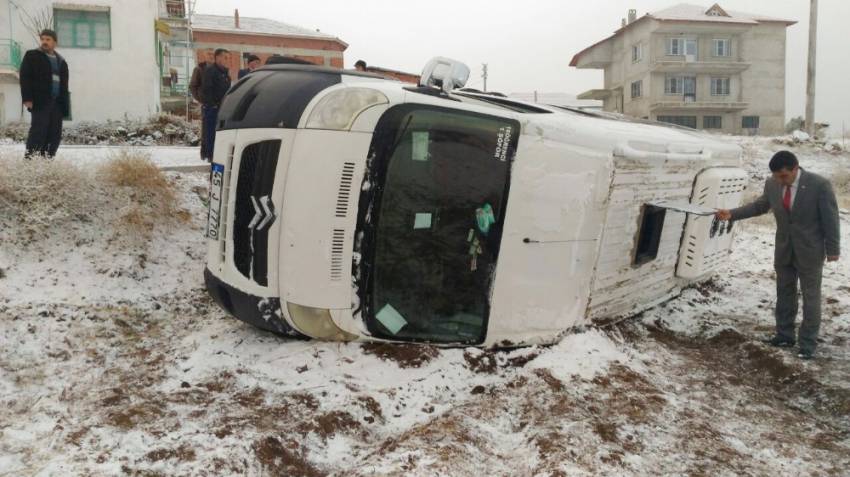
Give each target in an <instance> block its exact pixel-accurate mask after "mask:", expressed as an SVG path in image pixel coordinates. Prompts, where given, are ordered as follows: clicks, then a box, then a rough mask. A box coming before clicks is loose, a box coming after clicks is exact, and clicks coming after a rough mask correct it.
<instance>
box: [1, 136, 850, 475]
mask: <svg viewBox="0 0 850 477" xmlns="http://www.w3.org/2000/svg"><path fill="white" fill-rule="evenodd" d="M730 140H734V141H737V142H739V143H741V144H742V145H743V146H744V148H745V151H746V156H747V167H748V168H749V170H750V172H751V175H752V177H753V179H754V181H756V182H754V183H757V181H758V179H759V178H762V177H764V176H765V175H766V171H767V166H766V164H767V160H768V159H769V158H770V155H771V154H772V152H773V151H775V150H778V149H780V148H781V147H782V146H778V145H775V144H773V143H772V142H770V140H769V139H762V138H731V139H730ZM3 147H19V146H3ZM173 149H175V148H152V149H149V150H150V151H151V152H152V155H153V158H154V159H155V161H156V162H157V163H158V164H163V163H165V162H167V161H170V160H171V158H172V157H174V158H177V157H179V158H182V157H183V154H184V152H185V154H186V155H185V158H186V160H191V161H197V159H196V157H197V150H196V149H186V151H183V150H182V148H177V149H178V152H173V151H172V150H173ZM98 150H99V149H98ZM61 151H62V153H61V154H66V155H68V156H70V157H69V158H71V159H73V160H81V161H83V160H102V159H92V158H91V157H92V156H90V155H88V153H86V154H83V155H75V154H77V153H76V152H75V149H73V148H63V149H62V150H61ZM797 152H798V154H799V156H800V157H801V160H802V163H803V166H804V167H807V168H809V169H810V170H814V171H816V172H820V173H823V174H825V175H831V174H833V173H835V171H836V170H839V169H840V168H845V169H846V167H847V166H848V162H850V157H848V156H847V155H846V154H845V155H830V154H825V153H823V152H822V151H817V150H815V149H813V148H810V149H807V148H806V147H801V148H798V149H797ZM61 154H60V158H61V157H62V155H61ZM104 154H105V153H104ZM100 157H106V156H105V155H103V156H100ZM175 160H176V159H175ZM180 160H182V159H180ZM169 177H170V178H171V179H172V180H173V181H174V182H175V185H176V187H177V190H178V191H179V192H180V201H181V203H182V204H181V205H182V207H185V208H186V209H187V210H188V211H189V212H190V214H191V217H192V220H191V221H189V222H187V223H185V224H182V225H175V226H173V227H170V228H169V229H167V230H157V231H155V233H154V234H153V236H152V238H151V239H150V241H148V242H145V243H142V244H138V243H127V242H123V241H120V240H112V239H111V238H110V233H109V232H108V231H106V230H104V229H103V228H102V226H101V225H100V224H97V223H81V224H79V225H78V226H76V227H74V228H73V229H69V230H62V231H61V232H60V231H56V233H54V234H50V235H49V236H48V237H46V238H43V239H41V240H37V241H27V242H25V243H22V242H21V241H19V240H17V235H16V230H5V231H0V343H2V346H0V476H6V475H8V476H19V475H117V474H131V475H169V476H170V475H211V476H212V475H214V476H218V475H293V476H297V475H308V476H313V475H326V474H331V475H345V476H348V475H363V476H366V475H369V476H371V475H429V476H430V475H452V476H454V475H494V476H495V475H510V476H513V475H529V476H530V475H539V476H563V475H657V474H667V475H847V469H850V350H848V343H850V260H848V258H847V257H845V258H844V259H843V260H842V261H841V262H838V263H836V264H830V265H828V266H827V267H826V271H825V274H824V300H825V303H824V323H823V328H822V338H823V342H822V344H821V347H820V348H821V351H822V354H821V357H820V358H819V359H817V360H815V361H813V362H801V361H799V360H798V359H797V358H796V357H795V356H794V355H793V354H792V352H791V351H786V350H776V349H772V348H769V347H766V346H765V345H763V344H761V343H760V339H761V338H762V337H763V336H766V335H768V334H769V333H770V331H771V329H772V315H771V312H772V308H773V305H774V301H775V296H774V284H773V277H772V266H771V259H772V244H773V239H772V230H773V225H772V223H771V221H770V220H755V221H750V222H745V223H742V224H739V227H738V229H739V235H738V239H737V246H736V249H735V252H734V254H733V255H732V256H731V257H730V260H729V263H728V264H727V266H726V267H725V268H724V269H723V270H722V271H721V272H720V273H719V274H718V276H717V277H716V278H715V279H714V280H713V281H711V282H709V283H706V284H704V285H701V286H700V287H698V288H694V289H690V290H686V291H685V292H684V293H683V294H682V295H681V296H680V297H678V298H676V299H674V300H672V301H670V302H668V303H665V304H663V305H661V306H659V307H656V308H654V309H651V310H649V311H647V312H645V313H643V314H642V315H641V316H639V317H636V318H635V319H632V320H628V321H626V322H623V323H620V324H618V325H613V326H608V327H604V328H591V329H587V330H583V331H582V332H577V333H575V334H571V335H569V336H567V337H566V338H565V339H564V340H563V341H562V342H560V343H559V344H557V345H554V346H551V347H543V348H540V347H533V348H525V349H517V350H513V351H482V350H478V349H472V348H470V349H436V348H430V347H420V346H417V347H413V346H396V345H361V344H330V343H319V342H303V341H291V340H286V339H283V338H280V337H277V336H274V335H272V334H269V333H265V332H261V331H258V330H256V329H254V328H252V327H250V326H248V325H245V324H243V323H241V322H238V321H236V320H234V319H231V318H229V317H228V316H226V315H225V314H224V313H223V312H222V311H221V310H219V309H218V308H217V307H216V306H215V305H214V304H213V303H212V301H211V300H210V299H209V298H208V297H207V296H206V294H205V292H204V290H203V278H202V270H203V259H204V257H203V254H204V239H203V237H202V225H203V222H204V218H205V213H204V210H205V209H204V204H203V198H204V191H205V188H206V181H207V176H206V174H203V173H194V174H192V173H182V174H180V173H173V172H172V173H169ZM845 212H846V211H845ZM842 220H843V222H842V225H843V230H842V233H843V238H842V240H843V243H844V244H845V249H846V248H847V244H848V243H850V216H848V215H847V214H846V213H845V214H844V215H843V216H842ZM845 255H848V254H847V253H845Z"/></svg>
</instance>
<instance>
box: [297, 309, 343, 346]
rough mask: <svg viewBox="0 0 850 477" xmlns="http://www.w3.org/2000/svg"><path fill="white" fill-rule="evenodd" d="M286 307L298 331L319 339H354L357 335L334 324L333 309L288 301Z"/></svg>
mask: <svg viewBox="0 0 850 477" xmlns="http://www.w3.org/2000/svg"><path fill="white" fill-rule="evenodd" d="M286 309H287V310H288V311H289V317H290V318H291V319H292V324H294V325H295V327H296V328H297V329H298V331H300V332H302V333H304V334H305V335H307V336H309V337H311V338H315V339H318V340H327V341H354V340H356V339H357V336H355V335H352V334H351V333H347V332H345V331H343V330H341V329H339V327H337V326H336V324H334V322H333V319H332V318H331V311H330V310H327V309H324V308H312V307H309V306H301V305H296V304H295V303H287V304H286Z"/></svg>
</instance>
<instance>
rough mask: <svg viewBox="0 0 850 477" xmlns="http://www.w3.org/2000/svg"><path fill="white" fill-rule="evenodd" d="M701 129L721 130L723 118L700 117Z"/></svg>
mask: <svg viewBox="0 0 850 477" xmlns="http://www.w3.org/2000/svg"><path fill="white" fill-rule="evenodd" d="M702 128H703V129H723V117H722V116H703V117H702Z"/></svg>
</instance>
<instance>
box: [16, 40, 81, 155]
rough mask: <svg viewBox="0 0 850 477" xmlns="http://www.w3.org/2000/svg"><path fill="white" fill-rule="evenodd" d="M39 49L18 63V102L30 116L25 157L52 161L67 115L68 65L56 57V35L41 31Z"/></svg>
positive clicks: (27, 54) (57, 54)
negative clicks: (19, 72)
mask: <svg viewBox="0 0 850 477" xmlns="http://www.w3.org/2000/svg"><path fill="white" fill-rule="evenodd" d="M40 40H41V48H38V49H35V50H29V51H27V53H26V55H24V59H23V61H22V62H21V100H22V101H23V103H24V106H25V107H26V108H27V110H28V111H29V112H31V113H32V124H30V132H29V135H28V136H27V152H26V155H25V157H27V158H31V157H32V156H33V155H37V154H38V155H43V156H45V157H48V158H51V157H53V156H55V155H56V150H57V149H59V142H60V141H61V140H62V118H63V117H64V116H67V115H68V114H69V109H70V106H71V105H70V96H69V94H68V63H66V62H65V59H64V58H62V56H60V55H59V53H56V32H55V31H53V30H44V31H42V32H41V36H40Z"/></svg>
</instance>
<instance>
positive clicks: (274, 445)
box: [251, 436, 326, 477]
mask: <svg viewBox="0 0 850 477" xmlns="http://www.w3.org/2000/svg"><path fill="white" fill-rule="evenodd" d="M251 449H252V450H253V451H254V456H255V457H256V458H257V460H258V461H259V462H260V464H261V465H262V466H263V469H264V470H265V471H266V472H267V473H268V475H280V476H284V475H291V476H302V477H322V476H324V475H326V474H325V473H324V472H322V471H321V470H319V469H318V468H317V467H315V466H314V465H313V464H311V463H310V461H309V460H307V453H306V451H305V450H304V449H303V448H302V447H301V446H300V445H299V444H298V443H297V442H296V441H294V440H288V441H286V442H281V441H280V440H279V439H278V438H276V437H273V436H268V437H264V438H262V439H259V440H257V441H254V443H253V444H252V445H251Z"/></svg>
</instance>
